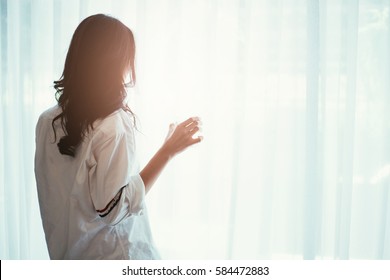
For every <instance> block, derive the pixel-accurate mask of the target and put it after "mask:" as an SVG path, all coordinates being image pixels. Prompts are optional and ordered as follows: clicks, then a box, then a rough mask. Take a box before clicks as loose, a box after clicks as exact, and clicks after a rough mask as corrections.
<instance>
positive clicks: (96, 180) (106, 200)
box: [89, 134, 145, 225]
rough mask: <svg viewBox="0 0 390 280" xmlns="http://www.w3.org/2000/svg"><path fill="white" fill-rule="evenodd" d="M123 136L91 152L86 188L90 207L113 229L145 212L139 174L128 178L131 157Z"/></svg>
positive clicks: (96, 147)
mask: <svg viewBox="0 0 390 280" xmlns="http://www.w3.org/2000/svg"><path fill="white" fill-rule="evenodd" d="M132 150H133V149H131V146H130V144H129V143H128V141H127V139H126V134H122V135H114V136H113V137H110V138H108V139H107V140H105V141H104V142H102V143H100V144H97V145H96V146H95V148H94V149H93V151H92V153H93V155H94V156H93V158H94V160H93V163H92V167H91V168H90V172H89V182H90V184H89V187H90V194H91V198H92V202H93V205H94V207H95V210H96V212H97V214H98V215H99V216H100V218H101V219H102V220H103V221H104V222H105V223H107V224H108V225H115V224H117V223H119V222H121V221H122V220H123V219H125V218H126V217H129V216H131V215H140V214H142V210H143V208H144V204H145V203H144V199H145V186H144V183H143V181H142V178H141V176H140V175H139V174H137V175H133V176H131V174H130V170H131V166H130V164H132V162H133V159H132V157H134V155H133V152H132Z"/></svg>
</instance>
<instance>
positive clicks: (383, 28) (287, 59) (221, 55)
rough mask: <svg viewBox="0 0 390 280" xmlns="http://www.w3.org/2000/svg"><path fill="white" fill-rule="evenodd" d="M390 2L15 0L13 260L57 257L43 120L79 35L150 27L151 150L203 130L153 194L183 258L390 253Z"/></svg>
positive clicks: (9, 69) (6, 202)
mask: <svg viewBox="0 0 390 280" xmlns="http://www.w3.org/2000/svg"><path fill="white" fill-rule="evenodd" d="M389 7H390V2H389V1H381V0H375V1H372V0H360V1H352V0H351V1H347V0H345V1H338V0H328V1H319V0H294V1H292V0H291V1H288V0H285V1H282V0H278V1H266V0H263V1H261V0H240V1H238V0H227V1H225V0H220V1H217V0H213V1H206V0H199V1H180V0H176V1H174V0H166V1H151V0H149V1H124V0H123V1H76V0H72V1H44V0H41V1H27V0H26V1H22V0H20V1H1V2H0V12H1V22H0V29H1V36H0V54H1V55H0V59H1V68H0V71H1V72H0V89H1V92H0V106H1V112H0V133H1V134H0V143H1V144H0V209H1V212H0V258H1V259H42V258H47V252H46V247H45V242H44V236H43V231H42V228H41V222H40V216H39V208H38V204H37V196H36V190H35V180H34V173H33V155H34V126H35V123H36V120H37V117H38V115H39V114H40V112H42V111H43V110H44V109H45V108H47V107H48V106H51V105H53V104H55V101H54V90H53V88H52V81H53V80H55V79H57V78H58V77H59V76H60V74H61V71H62V67H63V63H64V59H65V55H66V51H67V48H68V45H69V42H70V38H71V35H72V33H73V31H74V29H75V28H76V26H77V25H78V23H79V22H80V21H81V20H82V19H83V18H85V17H86V16H88V15H91V14H94V13H99V12H102V13H108V14H111V15H113V16H115V17H117V18H119V19H121V20H122V21H123V22H124V23H126V24H127V25H128V26H129V27H130V28H131V29H132V30H133V31H134V32H135V35H136V41H137V74H138V84H137V86H136V88H134V89H133V90H131V91H130V92H129V95H130V98H129V101H130V104H131V106H132V108H133V109H134V111H135V112H136V113H137V115H138V119H139V120H138V126H139V130H140V131H141V133H139V135H138V148H139V159H140V163H141V166H142V165H143V164H145V163H146V161H147V160H148V159H149V158H150V156H151V155H152V154H153V152H155V151H156V149H157V148H158V147H159V145H160V144H161V142H162V141H163V139H164V137H165V133H166V131H167V128H168V124H169V123H170V122H174V121H181V120H183V119H185V118H187V117H188V116H192V115H199V116H200V117H201V118H202V120H203V124H204V125H203V132H202V134H203V135H204V142H203V143H201V144H200V145H198V146H196V147H193V148H190V149H189V150H188V151H186V152H185V153H183V154H181V155H179V156H178V157H177V158H175V159H174V160H173V161H172V162H171V165H170V166H168V168H167V169H166V170H165V173H163V175H162V176H161V178H160V180H159V181H158V182H157V183H156V185H155V186H154V188H153V190H152V191H151V192H150V194H149V195H148V198H147V200H148V206H149V214H150V217H151V223H152V228H153V233H154V237H155V240H156V243H157V245H158V247H159V248H160V250H161V253H162V256H163V257H164V258H173V259H280V258H282V259H390V206H389V203H390V193H389V187H390V144H389V143H390V125H389V124H390V122H389V120H390V116H389V115H390V113H389V109H390V55H389V53H390V18H389Z"/></svg>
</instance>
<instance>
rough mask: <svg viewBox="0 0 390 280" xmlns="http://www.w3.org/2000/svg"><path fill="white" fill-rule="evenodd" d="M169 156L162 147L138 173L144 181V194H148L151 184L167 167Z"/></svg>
mask: <svg viewBox="0 0 390 280" xmlns="http://www.w3.org/2000/svg"><path fill="white" fill-rule="evenodd" d="M170 159H171V156H170V155H169V153H168V152H167V151H166V150H165V149H164V148H163V147H162V148H161V149H159V150H158V151H157V153H156V154H155V155H154V156H153V157H152V158H151V160H150V161H149V162H148V164H147V165H146V166H145V167H144V169H142V171H141V172H140V176H141V178H142V180H143V181H144V185H145V193H148V192H149V190H150V189H151V187H152V186H153V184H154V183H155V182H156V180H157V178H158V177H159V176H160V174H161V171H163V169H164V167H165V166H166V165H167V163H168V162H169V160H170Z"/></svg>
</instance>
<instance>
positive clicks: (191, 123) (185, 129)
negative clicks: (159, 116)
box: [161, 117, 203, 158]
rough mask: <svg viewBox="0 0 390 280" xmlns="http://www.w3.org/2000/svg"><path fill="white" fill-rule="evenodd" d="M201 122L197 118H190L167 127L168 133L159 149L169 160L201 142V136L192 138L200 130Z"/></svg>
mask: <svg viewBox="0 0 390 280" xmlns="http://www.w3.org/2000/svg"><path fill="white" fill-rule="evenodd" d="M200 126H201V122H200V119H199V118H198V117H192V118H189V119H188V120H186V121H184V122H182V123H180V124H178V125H175V124H171V125H170V126H169V132H168V135H167V137H166V139H165V143H164V145H163V146H162V147H161V149H162V150H164V151H165V152H166V153H167V155H168V156H169V158H172V157H174V156H175V155H177V154H179V153H181V152H182V151H184V150H185V149H186V148H188V147H189V146H191V145H194V144H196V143H199V142H200V141H202V139H203V137H202V136H197V137H193V136H194V135H195V133H197V132H198V131H199V130H200Z"/></svg>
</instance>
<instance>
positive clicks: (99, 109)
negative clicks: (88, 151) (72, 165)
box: [52, 14, 136, 157]
mask: <svg viewBox="0 0 390 280" xmlns="http://www.w3.org/2000/svg"><path fill="white" fill-rule="evenodd" d="M134 59H135V42H134V35H133V33H132V32H131V30H130V29H129V28H128V27H127V26H126V25H124V24H123V23H122V22H120V21H119V20H117V19H115V18H113V17H110V16H107V15H103V14H97V15H93V16H90V17H87V18H86V19H84V20H83V21H82V22H81V23H80V24H79V26H78V27H77V29H76V31H75V32H74V34H73V37H72V41H71V43H70V46H69V50H68V53H67V56H66V60H65V66H64V71H63V73H62V76H61V78H60V79H59V80H58V81H54V88H55V89H56V99H57V101H58V105H59V106H60V107H61V108H62V112H61V113H60V114H59V115H58V116H56V117H55V118H54V119H53V122H52V126H53V130H54V133H56V131H55V128H54V123H55V121H57V120H58V119H60V121H61V126H62V128H63V130H64V132H65V136H63V137H62V138H61V139H60V141H59V142H58V144H57V146H58V149H59V151H60V153H61V154H64V155H69V156H72V157H74V156H75V154H76V150H77V147H78V145H79V144H80V142H81V141H82V139H83V137H84V135H85V134H86V132H87V131H88V130H89V129H93V122H94V121H95V120H97V119H99V118H104V117H106V116H107V115H109V114H111V113H112V112H114V111H116V110H118V109H120V108H122V109H123V110H125V111H128V112H129V113H131V114H132V115H133V117H134V114H133V113H132V112H131V110H130V108H129V107H128V106H127V105H126V104H124V99H125V97H126V87H127V86H129V85H134V84H135V81H136V75H135V69H134ZM127 71H128V72H129V73H130V78H131V81H130V84H125V81H124V78H125V77H124V75H125V74H126V72H127Z"/></svg>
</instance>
